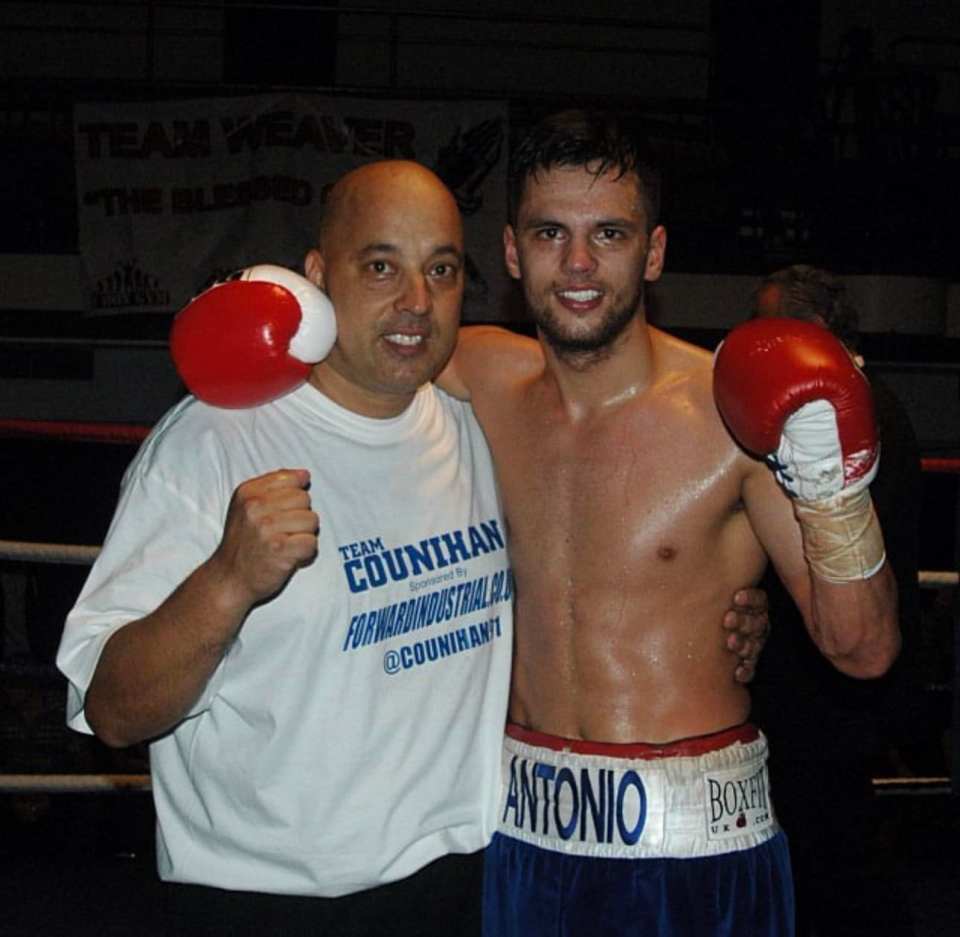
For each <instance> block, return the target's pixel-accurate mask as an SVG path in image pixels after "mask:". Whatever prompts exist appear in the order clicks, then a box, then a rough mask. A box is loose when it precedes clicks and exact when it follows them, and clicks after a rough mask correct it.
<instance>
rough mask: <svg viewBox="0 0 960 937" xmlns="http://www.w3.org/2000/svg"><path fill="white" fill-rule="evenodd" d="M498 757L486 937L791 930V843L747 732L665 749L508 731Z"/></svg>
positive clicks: (758, 748) (696, 935)
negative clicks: (499, 784) (500, 774)
mask: <svg viewBox="0 0 960 937" xmlns="http://www.w3.org/2000/svg"><path fill="white" fill-rule="evenodd" d="M731 738H732V741H731ZM691 746H692V747H691ZM503 765H504V783H503V788H504V790H503V794H502V798H501V807H500V825H499V831H498V832H497V834H496V835H495V836H494V839H493V842H492V843H491V845H490V846H489V847H488V849H487V852H486V856H485V869H484V899H483V900H484V907H483V919H484V920H483V932H484V937H513V935H516V937H540V935H543V937H607V935H628V934H630V935H633V934H636V935H643V937H647V935H655V937H688V935H692V937H714V935H716V937H719V935H729V937H766V935H769V937H790V935H792V934H793V933H794V902H793V884H792V878H791V872H790V859H789V853H788V849H787V842H786V838H785V836H784V834H783V832H782V831H780V829H779V827H778V826H777V824H776V820H775V818H774V816H773V812H772V809H771V806H770V802H769V787H768V784H767V778H766V740H765V739H764V738H763V736H762V735H760V734H759V733H758V732H757V731H756V730H755V729H754V728H753V727H750V726H745V727H738V728H737V729H734V730H728V731H727V732H723V733H717V734H716V735H715V736H707V737H704V738H703V739H696V740H688V741H686V742H683V743H677V744H675V745H672V746H645V745H627V746H620V745H598V744H595V743H578V742H575V741H570V740H566V739H556V738H554V737H552V736H544V735H542V734H539V733H530V732H528V731H527V730H523V729H517V728H516V727H508V735H507V738H506V739H505V741H504V762H503Z"/></svg>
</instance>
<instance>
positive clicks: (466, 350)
mask: <svg viewBox="0 0 960 937" xmlns="http://www.w3.org/2000/svg"><path fill="white" fill-rule="evenodd" d="M542 367H543V352H542V351H541V350H540V346H539V344H538V343H537V342H536V341H534V340H533V339H532V338H527V337H526V336H525V335H518V334H516V333H515V332H511V331H509V330H508V329H504V328H500V327H499V326H495V325H465V326H463V327H462V328H461V329H460V334H459V336H458V338H457V346H456V348H455V349H454V351H453V355H452V357H451V358H450V361H449V362H448V363H447V366H446V367H445V368H444V369H443V371H442V372H441V373H440V375H439V376H438V377H437V378H436V379H435V381H434V383H435V384H436V385H437V386H438V387H440V388H441V389H442V390H444V391H446V392H447V393H448V394H450V396H451V397H456V398H457V399H459V400H470V399H472V398H473V396H474V394H476V393H478V392H479V393H485V392H493V393H495V392H496V387H497V385H498V383H499V382H500V381H501V380H503V379H505V378H507V379H508V378H509V377H511V376H514V377H516V376H522V375H524V374H535V373H537V372H538V371H539V370H540V369H542Z"/></svg>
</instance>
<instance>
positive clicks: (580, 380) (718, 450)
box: [439, 168, 898, 742]
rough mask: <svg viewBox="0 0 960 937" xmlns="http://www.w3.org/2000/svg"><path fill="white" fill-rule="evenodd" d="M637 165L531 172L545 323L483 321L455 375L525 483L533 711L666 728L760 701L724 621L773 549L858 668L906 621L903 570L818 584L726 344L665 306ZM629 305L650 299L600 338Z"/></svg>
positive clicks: (528, 684) (534, 248)
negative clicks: (715, 343)
mask: <svg viewBox="0 0 960 937" xmlns="http://www.w3.org/2000/svg"><path fill="white" fill-rule="evenodd" d="M635 185H636V183H635V181H634V180H633V178H632V177H621V178H619V179H616V178H614V177H613V176H612V175H610V174H607V175H604V176H601V177H599V178H597V177H596V176H595V175H593V174H590V173H588V172H587V171H586V170H584V169H582V168H575V169H553V170H550V171H547V172H543V173H540V174H538V175H537V177H536V180H535V181H533V180H528V182H527V186H526V189H525V193H524V198H523V200H522V202H521V205H520V208H519V214H518V219H517V224H516V227H515V229H514V228H513V227H510V226H508V228H507V231H506V233H505V239H504V241H505V248H506V260H507V266H508V268H509V270H510V272H511V273H512V274H513V275H514V276H515V277H516V278H518V279H522V282H523V287H524V292H525V295H526V299H527V304H528V306H529V307H531V308H532V310H533V314H534V319H535V321H536V322H537V325H538V335H539V338H540V341H539V342H535V341H532V340H530V339H526V338H523V337H521V336H518V335H514V334H512V333H510V332H507V331H504V330H500V329H495V328H490V327H477V328H465V329H461V333H460V339H459V344H458V346H457V350H456V352H455V354H454V358H453V360H452V362H451V365H450V366H449V367H448V368H447V370H446V371H445V372H444V374H443V375H442V377H441V379H440V381H439V383H440V384H441V386H445V387H447V388H448V389H449V390H450V391H451V392H453V393H457V394H459V395H461V396H468V397H469V398H470V399H471V401H472V403H473V406H474V410H475V412H476V414H477V417H478V419H479V420H480V423H481V425H482V426H483V428H484V431H485V433H486V435H487V439H488V441H489V443H490V446H491V450H492V452H493V455H494V460H495V464H496V469H497V473H498V481H499V484H500V487H501V493H502V497H503V501H504V509H505V515H506V518H507V523H508V526H509V532H510V553H511V562H512V565H513V569H514V575H515V579H516V587H517V589H516V616H515V633H516V653H515V656H514V669H513V682H512V688H511V702H510V718H511V720H513V721H514V722H517V723H519V724H521V725H524V726H526V727H528V728H532V729H535V730H538V731H542V732H548V733H551V734H554V735H559V736H564V737H568V738H574V739H590V740H595V741H609V742H636V741H647V742H665V741H671V740H675V739H681V738H687V737H690V736H694V735H700V734H704V733H708V732H713V731H717V730H720V729H723V728H726V727H729V726H732V725H735V724H738V723H741V722H743V721H744V720H745V719H746V718H747V716H748V713H749V695H748V693H747V691H746V690H745V689H744V688H743V687H742V686H741V685H739V684H737V683H736V682H735V680H734V670H735V668H736V660H735V658H733V657H732V655H730V654H729V653H728V652H727V651H726V650H725V649H724V648H723V647H722V646H721V645H720V644H719V642H717V640H716V622H717V621H718V620H719V619H720V617H721V616H722V614H723V612H724V609H725V608H726V607H727V605H728V601H729V596H730V595H731V593H733V592H734V591H735V590H736V589H737V588H739V587H741V586H743V584H744V583H753V582H756V581H757V579H758V578H759V577H760V575H761V573H762V571H763V569H764V567H765V565H766V559H767V555H769V556H770V557H771V559H772V560H773V561H774V563H775V565H776V567H777V570H778V572H779V574H780V575H781V577H782V578H783V579H784V581H785V582H786V583H787V584H788V587H789V588H790V589H791V592H792V594H793V596H794V598H795V600H796V601H797V603H798V605H799V606H800V608H801V611H803V613H804V616H805V619H806V621H807V626H808V629H809V630H810V633H811V637H812V638H813V639H814V640H815V641H816V643H817V644H818V646H820V648H821V650H822V651H823V653H825V654H826V655H827V656H828V657H829V658H830V659H831V660H832V661H833V663H834V664H835V666H837V667H838V668H840V669H843V670H845V671H846V672H848V673H852V674H856V675H860V676H870V675H873V674H875V673H880V672H882V671H883V670H884V669H885V668H886V667H887V666H889V663H890V661H892V659H893V656H895V654H896V649H897V646H898V640H897V633H896V625H895V620H894V619H892V618H891V614H890V612H891V607H893V606H894V605H895V602H894V600H893V598H892V595H893V592H892V585H891V581H890V579H889V570H887V569H884V570H883V571H882V572H881V573H880V574H878V576H877V577H874V580H875V581H872V582H870V583H869V584H866V585H865V584H853V585H844V586H840V587H836V586H831V585H830V584H826V583H823V582H818V583H816V584H815V586H813V587H812V586H811V577H810V575H809V572H808V569H807V566H806V563H805V561H804V559H803V556H802V550H801V543H800V535H799V529H798V526H797V524H796V522H795V520H794V518H793V515H792V510H791V507H790V504H789V501H788V499H787V498H786V496H785V495H784V494H783V493H782V492H781V491H780V490H779V488H778V487H777V485H776V482H775V480H774V478H773V476H772V474H771V473H770V472H769V471H768V470H767V468H766V466H765V465H764V464H763V463H762V462H758V461H756V460H753V459H751V458H749V457H748V456H747V455H745V454H744V453H743V452H742V451H741V450H740V449H739V448H738V446H737V445H736V444H735V443H734V441H733V440H732V439H731V437H730V436H729V434H728V433H727V431H726V429H725V427H724V426H723V424H722V422H721V420H720V418H719V416H718V414H717V411H716V407H715V405H714V402H713V396H712V389H711V387H712V357H711V355H710V354H708V353H707V352H705V351H703V350H702V349H699V348H696V347H695V346H692V345H689V344H687V343H684V342H681V341H679V340H677V339H674V338H671V337H670V336H668V335H666V334H665V333H663V332H661V331H658V330H656V329H654V328H652V327H649V326H648V325H647V323H646V322H645V319H644V314H643V283H644V281H645V280H647V281H649V280H655V279H656V278H657V277H658V276H659V274H660V272H661V269H662V265H663V257H664V251H665V243H666V235H665V232H664V231H663V229H662V228H656V229H654V230H653V231H652V232H649V233H648V232H647V230H646V224H645V218H644V216H643V208H642V206H641V203H640V200H639V198H638V197H637V194H636V188H635ZM624 305H625V306H626V307H627V308H628V311H630V310H633V311H634V313H635V314H634V315H633V316H628V317H626V319H627V321H626V325H624V326H622V328H621V329H620V331H619V332H617V333H616V334H615V337H613V338H612V339H611V340H610V341H606V342H603V343H600V344H599V345H598V346H597V347H595V348H593V349H590V348H589V340H590V339H591V337H593V336H598V335H604V334H609V330H607V331H606V332H605V329H607V325H608V324H609V322H611V321H613V320H616V319H617V318H618V317H619V318H621V319H623V318H624V317H623V316H619V313H620V312H622V308H621V307H623V306H624ZM577 340H585V344H583V345H581V346H580V348H579V350H577V348H576V346H575V345H574V344H570V343H572V342H575V341H577ZM565 343H568V344H565ZM585 349H586V350H585Z"/></svg>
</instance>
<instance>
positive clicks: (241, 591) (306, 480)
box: [211, 469, 320, 605]
mask: <svg viewBox="0 0 960 937" xmlns="http://www.w3.org/2000/svg"><path fill="white" fill-rule="evenodd" d="M309 484H310V473H309V472H308V471H307V470H306V469H278V470H277V471H275V472H268V473H267V474H266V475H260V476H258V477H257V478H251V479H249V480H248V481H245V482H243V483H242V484H241V485H238V486H237V489H236V490H235V491H234V493H233V497H232V499H231V500H230V507H229V510H228V511H227V520H226V523H225V525H224V531H223V539H222V540H221V541H220V546H219V547H218V548H217V551H216V553H215V554H214V555H213V557H211V561H212V562H213V563H214V564H215V565H216V567H217V568H218V569H219V570H220V574H221V575H222V576H223V577H224V578H225V579H226V580H227V581H228V582H229V584H230V586H231V588H232V590H233V594H234V595H235V596H236V597H237V599H238V601H240V602H246V603H247V604H249V605H253V604H254V603H256V602H260V601H262V600H264V599H267V598H269V597H270V596H272V595H274V594H275V593H277V592H278V591H279V590H280V589H281V588H282V587H283V585H284V584H285V583H286V581H287V580H288V579H289V578H290V576H291V575H292V574H293V573H294V571H295V570H297V569H299V568H300V567H301V566H305V565H306V564H308V563H309V562H310V561H311V560H312V559H313V558H314V556H315V555H316V552H317V531H318V529H319V523H320V521H319V518H318V517H317V515H316V513H314V511H313V510H312V509H311V507H310V495H309V493H308V491H307V487H308V486H309Z"/></svg>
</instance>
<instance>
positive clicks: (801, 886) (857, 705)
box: [753, 264, 921, 937]
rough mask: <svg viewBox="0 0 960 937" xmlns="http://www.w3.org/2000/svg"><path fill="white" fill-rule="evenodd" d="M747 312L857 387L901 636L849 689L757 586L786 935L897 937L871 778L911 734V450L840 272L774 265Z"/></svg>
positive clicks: (915, 515)
mask: <svg viewBox="0 0 960 937" xmlns="http://www.w3.org/2000/svg"><path fill="white" fill-rule="evenodd" d="M753 315H754V316H755V317H788V318H794V319H801V320H805V321H808V322H814V323H817V324H818V325H821V326H823V327H824V328H826V329H829V330H830V331H831V332H832V333H833V334H834V335H836V336H837V338H839V339H840V340H841V341H842V342H843V343H844V345H846V347H847V348H848V349H849V351H850V353H851V354H852V355H853V356H854V357H855V358H856V360H857V361H858V363H859V364H860V365H861V366H862V367H863V368H864V370H865V372H866V374H867V375H868V377H869V378H870V384H871V389H872V391H873V398H874V406H875V410H876V417H877V427H878V433H879V437H880V447H881V457H880V467H879V470H878V472H877V476H876V478H875V479H874V481H873V483H872V484H871V486H870V492H871V495H872V496H873V501H874V505H875V507H876V510H877V515H878V516H879V518H880V524H881V526H882V528H883V534H884V540H885V542H886V546H887V557H888V560H889V562H890V566H891V567H892V569H893V572H894V575H895V577H896V580H897V589H898V593H899V609H900V631H901V634H902V636H903V649H902V651H901V654H900V657H899V659H898V660H897V662H896V663H895V664H894V666H893V667H892V668H891V670H890V671H889V672H888V673H887V674H886V675H885V676H884V677H882V678H880V679H879V680H875V681H868V682H864V681H859V680H851V679H850V678H849V677H846V676H844V675H843V674H841V673H838V672H837V671H836V670H834V669H833V668H831V667H830V666H828V665H827V664H826V663H825V662H824V660H823V659H822V657H821V656H820V655H819V654H817V653H816V651H815V650H814V649H813V648H812V647H811V646H810V642H809V641H808V640H807V638H806V635H805V634H804V633H803V627H802V623H801V622H799V621H798V616H797V614H796V612H795V610H794V605H793V602H792V600H791V599H790V597H789V595H788V594H787V593H786V590H785V589H784V587H783V585H782V583H781V582H780V581H779V579H778V578H777V576H776V574H775V573H774V572H773V571H770V572H768V573H767V575H766V576H765V577H764V579H763V580H762V584H763V587H764V588H765V589H766V590H767V591H768V593H769V595H770V606H771V615H772V619H773V620H774V621H775V622H776V627H775V628H773V629H772V634H771V636H770V639H769V641H768V643H767V647H766V651H765V654H764V657H763V659H762V661H761V662H760V664H759V666H758V669H757V677H756V680H755V682H754V685H753V701H754V708H753V718H754V719H755V720H756V722H757V724H758V725H760V726H761V727H762V728H763V729H764V731H765V732H766V733H767V735H768V736H769V737H770V738H771V739H772V740H773V741H772V744H771V755H770V780H771V788H772V790H773V795H774V797H775V798H776V804H777V812H778V815H779V818H780V822H781V824H782V825H783V828H784V830H785V831H786V833H787V837H788V839H789V842H790V855H791V860H792V863H793V872H794V880H795V884H796V894H797V922H798V934H799V935H800V937H811V935H813V934H816V935H818V937H854V935H864V937H866V935H868V934H869V935H876V934H884V935H889V937H906V935H911V934H913V927H912V922H911V920H910V913H909V905H908V903H907V901H906V900H905V893H904V888H903V885H902V883H901V882H900V880H899V878H898V874H897V868H896V862H895V857H894V856H893V855H892V844H891V842H890V841H889V838H888V835H889V832H890V830H889V825H888V824H884V823H883V822H882V817H881V816H880V812H879V809H878V804H877V802H876V795H875V794H874V792H873V788H872V783H871V778H872V776H873V774H874V771H875V769H876V768H877V766H878V765H880V764H881V763H882V762H883V761H884V759H885V757H886V755H887V753H888V752H889V751H890V750H891V748H895V747H896V746H898V745H900V744H907V743H908V742H910V741H911V739H910V736H911V734H912V733H915V732H916V730H917V728H918V726H919V725H920V715H919V712H920V705H921V694H920V687H919V678H918V676H917V650H918V643H919V627H920V595H919V586H918V583H917V572H918V569H919V516H920V507H921V465H920V448H919V445H918V443H917V437H916V433H915V432H914V429H913V426H912V424H911V422H910V418H909V415H908V414H907V412H906V410H905V409H904V407H903V405H902V404H901V402H900V401H899V400H898V399H897V397H896V395H895V394H894V393H893V391H892V390H891V389H890V387H889V386H888V385H887V384H886V383H885V382H884V381H883V379H882V377H881V376H880V375H879V374H878V373H877V372H876V371H875V370H874V369H871V367H870V363H869V362H864V361H863V358H862V357H861V356H860V353H859V314H858V310H857V309H856V307H855V306H854V305H853V304H852V303H851V302H850V299H849V298H848V295H847V291H846V288H845V284H844V282H843V281H842V279H841V278H840V277H838V276H836V275H834V274H833V273H830V272H829V271H827V270H823V269H820V268H817V267H811V266H807V265H802V264H798V265H795V266H791V267H787V268H785V269H782V270H778V271H776V272H775V273H772V274H770V275H769V276H767V277H766V278H765V279H764V280H762V281H761V283H760V284H759V286H758V288H757V290H756V294H755V306H754V313H753ZM797 700H802V701H803V705H802V706H798V705H796V701H797ZM824 726H829V727H830V731H829V732H824V731H823V727H824Z"/></svg>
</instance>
